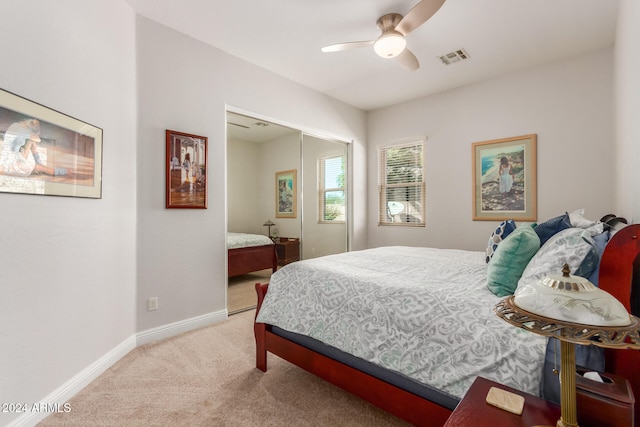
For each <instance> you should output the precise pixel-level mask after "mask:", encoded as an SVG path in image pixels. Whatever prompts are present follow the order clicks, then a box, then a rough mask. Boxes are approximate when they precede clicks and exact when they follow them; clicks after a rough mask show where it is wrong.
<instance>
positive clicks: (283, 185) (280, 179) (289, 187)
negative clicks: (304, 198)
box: [276, 169, 298, 218]
mask: <svg viewBox="0 0 640 427" xmlns="http://www.w3.org/2000/svg"><path fill="white" fill-rule="evenodd" d="M296 172H297V171H296V170H295V169H291V170H288V171H282V172H276V218H296V216H297V215H296V213H297V199H298V197H297V191H298V190H297V185H296Z"/></svg>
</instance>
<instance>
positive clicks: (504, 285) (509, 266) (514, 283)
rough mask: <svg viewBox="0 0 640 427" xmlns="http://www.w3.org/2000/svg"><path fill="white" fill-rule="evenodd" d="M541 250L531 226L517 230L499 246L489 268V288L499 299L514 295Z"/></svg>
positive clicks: (526, 225) (525, 225)
mask: <svg viewBox="0 0 640 427" xmlns="http://www.w3.org/2000/svg"><path fill="white" fill-rule="evenodd" d="M538 249H540V238H539V237H538V235H537V234H536V232H535V231H534V230H533V227H532V226H531V225H530V224H523V225H521V226H520V227H518V228H516V230H515V231H513V232H512V233H511V234H509V236H508V237H507V238H506V239H504V240H503V241H502V243H500V245H498V248H497V249H496V252H495V253H494V254H493V258H491V262H490V263H489V265H488V267H487V286H488V287H489V290H491V292H493V293H494V294H495V295H497V296H499V297H506V296H508V295H513V293H514V292H515V291H516V288H517V287H518V280H520V277H521V276H522V272H523V271H524V269H525V268H526V267H527V264H529V261H530V260H531V258H533V256H534V255H535V254H536V252H537V251H538Z"/></svg>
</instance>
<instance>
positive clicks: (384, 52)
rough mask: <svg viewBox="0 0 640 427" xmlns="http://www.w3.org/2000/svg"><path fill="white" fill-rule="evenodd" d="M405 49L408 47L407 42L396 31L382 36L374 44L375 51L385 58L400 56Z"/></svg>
mask: <svg viewBox="0 0 640 427" xmlns="http://www.w3.org/2000/svg"><path fill="white" fill-rule="evenodd" d="M405 47H407V41H406V40H405V38H404V36H403V35H402V34H400V33H399V32H397V31H395V30H391V31H388V32H386V33H384V34H382V35H381V36H380V37H378V40H376V42H375V43H374V44H373V50H375V52H376V53H377V54H378V55H380V56H381V57H383V58H393V57H394V56H398V55H399V54H400V53H401V52H402V51H403V50H404V48H405Z"/></svg>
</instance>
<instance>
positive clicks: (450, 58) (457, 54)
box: [440, 49, 469, 65]
mask: <svg viewBox="0 0 640 427" xmlns="http://www.w3.org/2000/svg"><path fill="white" fill-rule="evenodd" d="M465 59H469V54H468V53H467V51H466V50H464V49H458V50H456V51H453V52H451V53H447V54H446V55H442V56H441V57H440V60H441V61H442V63H443V64H444V65H451V64H454V63H456V62H460V61H463V60H465Z"/></svg>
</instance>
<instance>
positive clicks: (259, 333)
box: [253, 270, 275, 372]
mask: <svg viewBox="0 0 640 427" xmlns="http://www.w3.org/2000/svg"><path fill="white" fill-rule="evenodd" d="M274 271H275V270H274ZM268 287H269V284H268V283H256V293H257V294H258V305H257V307H256V317H258V312H259V311H260V307H261V306H262V301H264V296H265V295H266V293H267V288H268ZM266 332H267V325H265V324H264V323H258V322H255V319H254V322H253V334H254V335H255V338H256V368H258V369H260V370H261V371H263V372H266V371H267V343H266Z"/></svg>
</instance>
